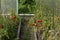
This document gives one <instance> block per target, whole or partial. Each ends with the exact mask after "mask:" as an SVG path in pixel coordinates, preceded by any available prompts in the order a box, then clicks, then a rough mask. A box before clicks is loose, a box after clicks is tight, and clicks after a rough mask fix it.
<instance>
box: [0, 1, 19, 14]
mask: <svg viewBox="0 0 60 40" xmlns="http://www.w3.org/2000/svg"><path fill="white" fill-rule="evenodd" d="M17 1H18V0H0V2H1V3H0V5H1V12H2V13H4V14H8V13H12V12H11V11H14V12H15V13H17V3H18V2H17Z"/></svg>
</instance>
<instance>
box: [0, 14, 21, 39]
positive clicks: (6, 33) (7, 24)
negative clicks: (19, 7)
mask: <svg viewBox="0 0 60 40" xmlns="http://www.w3.org/2000/svg"><path fill="white" fill-rule="evenodd" d="M10 16H11V17H7V18H6V17H5V16H2V15H0V40H15V39H16V38H17V30H18V25H19V23H20V18H19V16H16V15H14V16H12V15H10Z"/></svg>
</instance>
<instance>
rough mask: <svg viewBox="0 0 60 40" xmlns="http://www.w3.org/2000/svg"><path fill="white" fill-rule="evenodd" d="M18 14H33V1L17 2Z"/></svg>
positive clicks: (19, 0) (23, 0)
mask: <svg viewBox="0 0 60 40" xmlns="http://www.w3.org/2000/svg"><path fill="white" fill-rule="evenodd" d="M18 3H19V5H18V9H19V10H18V11H19V13H33V10H34V5H35V0H18Z"/></svg>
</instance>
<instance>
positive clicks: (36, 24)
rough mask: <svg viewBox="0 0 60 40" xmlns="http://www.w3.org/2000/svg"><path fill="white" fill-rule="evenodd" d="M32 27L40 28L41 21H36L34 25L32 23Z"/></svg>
mask: <svg viewBox="0 0 60 40" xmlns="http://www.w3.org/2000/svg"><path fill="white" fill-rule="evenodd" d="M32 26H37V27H42V20H37V21H36V23H33V24H32Z"/></svg>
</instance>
